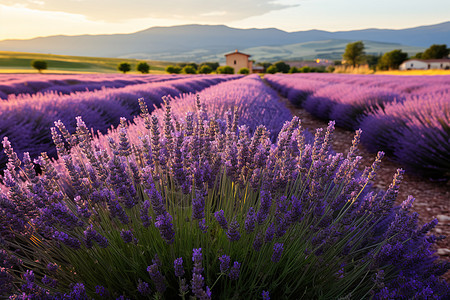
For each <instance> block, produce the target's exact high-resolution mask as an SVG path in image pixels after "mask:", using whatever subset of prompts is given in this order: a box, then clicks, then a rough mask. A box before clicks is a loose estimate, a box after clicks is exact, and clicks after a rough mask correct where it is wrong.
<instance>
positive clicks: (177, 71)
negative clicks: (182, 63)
mask: <svg viewBox="0 0 450 300" xmlns="http://www.w3.org/2000/svg"><path fill="white" fill-rule="evenodd" d="M166 72H167V73H169V74H180V72H181V68H180V67H178V66H172V65H169V66H167V67H166Z"/></svg>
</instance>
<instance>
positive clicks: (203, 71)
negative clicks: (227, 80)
mask: <svg viewBox="0 0 450 300" xmlns="http://www.w3.org/2000/svg"><path fill="white" fill-rule="evenodd" d="M212 71H213V70H212V68H211V67H210V66H208V65H201V66H200V69H198V73H199V74H209V73H211V72H212Z"/></svg>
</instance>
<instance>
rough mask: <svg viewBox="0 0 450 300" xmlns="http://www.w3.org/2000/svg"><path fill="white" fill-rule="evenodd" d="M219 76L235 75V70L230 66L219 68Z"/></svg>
mask: <svg viewBox="0 0 450 300" xmlns="http://www.w3.org/2000/svg"><path fill="white" fill-rule="evenodd" d="M217 74H234V69H233V68H232V67H230V66H220V67H218V68H217Z"/></svg>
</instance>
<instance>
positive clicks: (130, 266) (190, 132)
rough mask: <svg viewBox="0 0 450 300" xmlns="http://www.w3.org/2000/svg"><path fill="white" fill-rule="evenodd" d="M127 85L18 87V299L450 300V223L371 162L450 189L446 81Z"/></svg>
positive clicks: (7, 215)
mask: <svg viewBox="0 0 450 300" xmlns="http://www.w3.org/2000/svg"><path fill="white" fill-rule="evenodd" d="M39 78H44V77H41V76H39ZM125 78H126V79H127V80H129V82H128V81H127V82H126V81H121V79H120V78H119V77H115V76H110V77H104V78H103V80H104V81H102V79H101V76H98V77H96V76H88V77H83V76H80V77H76V78H75V77H74V78H72V79H70V80H73V82H74V84H73V85H74V86H78V85H80V86H83V85H86V86H89V85H91V84H92V86H93V88H92V89H90V88H87V89H83V90H78V87H77V88H76V89H74V90H70V83H68V84H66V83H67V82H68V81H67V80H66V81H64V80H62V79H58V80H62V81H64V82H65V83H61V84H59V83H55V82H52V83H51V84H54V85H55V86H57V88H58V89H59V88H61V91H59V90H56V89H54V90H47V91H44V89H47V88H51V86H48V87H45V88H42V89H39V88H38V87H37V86H46V84H49V82H46V81H45V80H47V79H45V78H44V79H45V80H43V81H42V82H41V81H39V80H36V82H39V83H36V84H35V86H36V87H35V88H33V89H28V88H29V87H30V85H31V84H29V82H28V81H27V80H25V79H24V80H22V81H21V79H20V78H14V77H13V76H11V78H10V80H5V81H3V86H2V91H4V94H5V95H7V96H6V97H4V100H0V101H1V102H0V116H1V118H0V136H1V138H2V141H3V142H2V147H3V148H2V150H3V152H4V153H2V155H3V156H2V157H1V163H2V166H4V167H3V169H4V170H3V173H4V174H3V176H2V177H1V183H0V187H1V190H0V215H1V217H0V234H1V235H0V298H10V299H177V298H179V299H246V298H248V299H448V297H449V296H450V288H449V285H448V283H447V282H446V281H445V280H444V279H443V275H444V274H445V273H446V272H447V271H448V270H449V269H450V263H449V262H446V261H443V260H440V259H439V258H438V256H437V255H436V253H435V248H434V245H435V244H436V242H437V241H438V240H439V239H440V237H436V236H434V235H432V234H430V231H431V230H432V229H433V228H434V227H435V226H436V225H437V219H433V220H429V222H428V223H426V224H424V225H419V224H418V216H417V213H415V212H413V210H412V205H413V202H414V198H413V197H412V196H410V197H408V198H407V199H397V194H398V190H399V186H400V184H401V181H402V178H403V174H404V171H403V170H401V169H399V170H398V171H397V173H396V174H392V175H393V181H392V184H391V185H390V186H389V188H388V189H387V190H379V189H375V188H372V181H373V179H374V178H375V177H376V173H377V170H378V168H379V165H380V161H381V159H382V158H383V156H384V154H385V153H384V152H381V151H380V152H378V153H377V155H376V158H375V160H374V162H373V164H372V165H371V166H366V168H365V170H364V171H363V172H361V171H359V170H360V168H359V164H360V162H361V157H360V156H358V155H357V153H356V151H357V147H358V144H359V143H360V141H362V142H363V143H365V144H366V145H367V146H368V147H369V146H372V147H373V148H372V149H373V150H374V151H377V150H378V149H377V147H380V149H379V150H384V151H385V152H386V153H387V154H388V155H394V156H395V157H400V156H405V157H409V159H405V160H404V161H403V163H404V164H405V165H406V166H408V168H411V169H414V170H417V172H422V171H423V170H427V172H429V173H427V175H428V174H431V175H433V176H434V175H436V174H439V176H448V173H447V172H448V170H449V168H448V160H449V157H448V155H446V153H447V154H448V153H449V152H448V150H449V149H448V147H449V144H448V137H449V134H450V131H449V123H448V122H449V110H448V105H449V102H448V95H449V89H448V85H447V83H448V82H447V81H446V80H447V78H446V77H442V78H437V79H436V81H435V82H438V84H436V85H435V84H434V83H432V81H427V79H425V78H423V81H422V82H421V81H420V80H418V81H413V80H412V81H411V82H394V80H393V79H392V77H384V76H383V77H381V76H380V77H369V76H364V77H358V76H345V77H337V76H334V75H328V76H325V75H292V76H280V75H272V76H271V75H266V79H267V81H268V82H269V83H270V84H271V85H272V86H273V87H274V89H275V90H276V91H275V90H274V89H272V88H271V87H269V86H268V85H266V84H265V82H264V81H263V80H262V79H261V78H260V77H259V76H257V75H250V76H234V75H208V76H188V77H176V76H175V77H172V76H170V77H169V76H161V77H160V78H158V76H149V77H146V76H137V77H136V81H133V80H132V79H134V78H133V77H131V76H130V77H129V76H126V77H125ZM29 79H30V80H31V78H29ZM130 79H131V80H130ZM33 80H34V79H33ZM49 80H50V79H49ZM339 80H341V81H339ZM8 82H9V84H8ZM102 84H104V85H102ZM5 86H9V87H10V88H9V89H8V88H5ZM12 87H17V90H19V89H20V88H23V91H24V92H23V94H20V93H18V92H17V90H15V88H12ZM63 88H64V89H66V90H65V91H66V92H63V91H62V90H63ZM277 91H278V92H279V93H280V94H281V95H282V96H285V97H288V98H289V99H290V100H291V101H292V102H293V103H295V104H296V105H302V106H304V107H305V108H306V109H308V110H309V111H311V113H314V114H316V115H317V116H319V117H321V118H324V119H333V120H336V121H330V122H329V123H328V127H327V128H324V129H318V130H317V131H316V132H314V133H309V132H308V131H306V130H304V129H303V128H302V123H301V120H300V119H299V118H297V117H293V116H292V115H291V113H290V111H289V110H288V109H287V108H286V107H285V106H284V105H283V104H282V102H281V99H280V97H279V95H278V93H277ZM377 122H378V123H377ZM381 123H382V124H383V125H379V126H378V125H377V124H381ZM335 125H338V126H344V127H346V128H349V129H356V128H358V127H361V128H363V130H362V132H361V131H360V130H357V131H356V134H355V137H354V140H353V143H352V145H349V148H350V149H349V151H348V154H346V155H344V154H342V153H336V152H335V151H333V149H331V146H330V145H331V144H330V141H331V139H332V136H333V131H334V126H335ZM377 126H378V127H377ZM382 126H385V127H382ZM384 128H387V129H384ZM386 131H387V132H388V133H386ZM366 133H367V135H366ZM383 134H385V135H384V136H383ZM423 137H426V138H423ZM434 141H437V142H434ZM383 143H384V144H383ZM397 144H398V145H400V146H397ZM389 147H391V148H389ZM409 150H411V151H409ZM402 151H403V152H402ZM445 151H447V152H445ZM42 152H44V153H42ZM49 156H50V157H54V158H55V159H51V158H50V157H49ZM420 159H422V161H421V160H420ZM437 161H440V162H439V163H437ZM36 166H39V169H40V171H41V172H40V174H37V173H36V171H35V169H36ZM431 175H430V176H431ZM396 203H401V205H396Z"/></svg>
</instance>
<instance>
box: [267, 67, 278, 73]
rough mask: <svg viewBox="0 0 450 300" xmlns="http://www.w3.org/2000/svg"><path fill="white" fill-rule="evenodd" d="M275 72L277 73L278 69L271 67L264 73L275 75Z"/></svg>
mask: <svg viewBox="0 0 450 300" xmlns="http://www.w3.org/2000/svg"><path fill="white" fill-rule="evenodd" d="M276 72H278V69H277V67H276V66H274V65H271V66H270V67H268V68H267V70H266V73H269V74H275V73H276Z"/></svg>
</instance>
